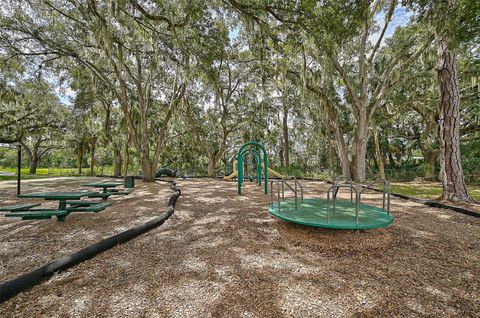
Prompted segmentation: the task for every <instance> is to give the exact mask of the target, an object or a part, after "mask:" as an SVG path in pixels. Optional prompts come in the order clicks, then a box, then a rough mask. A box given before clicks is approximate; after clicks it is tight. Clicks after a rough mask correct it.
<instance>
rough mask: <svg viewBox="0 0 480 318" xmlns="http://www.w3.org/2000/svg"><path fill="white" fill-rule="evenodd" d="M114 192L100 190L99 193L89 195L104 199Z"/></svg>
mask: <svg viewBox="0 0 480 318" xmlns="http://www.w3.org/2000/svg"><path fill="white" fill-rule="evenodd" d="M112 194H114V192H98V193H94V194H90V195H89V196H88V197H89V198H102V199H104V200H106V199H108V197H109V196H111V195H112Z"/></svg>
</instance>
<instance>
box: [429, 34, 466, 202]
mask: <svg viewBox="0 0 480 318" xmlns="http://www.w3.org/2000/svg"><path fill="white" fill-rule="evenodd" d="M436 40H437V54H438V82H439V86H440V120H439V124H440V168H441V172H440V174H441V176H442V185H443V199H447V200H455V201H466V202H473V200H472V198H471V197H470V196H469V194H468V191H467V186H466V184H465V180H464V177H463V170H462V161H461V156H460V92H459V88H458V87H459V84H458V76H457V62H456V56H455V53H454V52H452V51H450V50H449V49H448V45H447V39H446V38H445V37H442V36H439V35H438V34H437V39H436Z"/></svg>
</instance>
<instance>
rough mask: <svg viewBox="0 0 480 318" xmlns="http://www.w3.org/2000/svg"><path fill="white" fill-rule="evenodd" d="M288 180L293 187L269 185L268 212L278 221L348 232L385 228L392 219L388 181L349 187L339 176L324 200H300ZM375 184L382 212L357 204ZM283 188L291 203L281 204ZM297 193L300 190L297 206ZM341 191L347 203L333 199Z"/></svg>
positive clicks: (296, 186) (297, 184)
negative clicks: (346, 193) (289, 193)
mask: <svg viewBox="0 0 480 318" xmlns="http://www.w3.org/2000/svg"><path fill="white" fill-rule="evenodd" d="M292 179H293V180H294V182H295V184H294V187H292V186H291V185H290V184H289V183H288V181H287V180H286V179H282V180H274V181H271V204H270V206H269V209H268V210H269V212H270V213H271V214H272V215H274V216H275V217H277V218H279V219H282V220H285V221H288V222H292V223H297V224H302V225H309V226H314V227H323V228H332V229H352V230H366V229H374V228H380V227H386V226H388V225H390V223H392V222H393V219H394V218H393V215H392V214H391V213H390V183H389V182H388V181H384V180H377V181H374V182H372V183H370V184H368V185H367V186H363V185H361V184H355V183H353V182H352V180H351V179H350V178H346V177H344V176H340V177H338V178H337V179H336V180H335V182H334V184H333V185H332V186H331V187H330V188H329V189H328V192H327V200H325V199H304V198H303V188H302V186H301V184H300V182H298V180H296V179H295V178H292ZM375 184H381V185H383V191H382V198H383V200H382V208H379V207H375V206H372V205H367V204H363V203H362V202H361V201H362V194H363V193H365V191H367V190H369V189H370V190H371V189H372V188H371V186H373V185H375ZM274 185H276V192H277V200H276V202H275V201H274ZM285 187H287V188H288V189H290V190H291V191H292V192H293V194H294V199H293V200H292V199H289V200H285ZM298 189H300V202H299V193H298V192H299V191H298ZM341 189H349V190H350V200H349V201H348V200H339V199H337V194H338V192H339V190H341ZM354 193H355V196H354V195H353V194H354ZM280 194H281V195H280Z"/></svg>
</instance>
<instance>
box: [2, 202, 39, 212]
mask: <svg viewBox="0 0 480 318" xmlns="http://www.w3.org/2000/svg"><path fill="white" fill-rule="evenodd" d="M39 205H40V203H30V204H16V205H10V206H2V207H0V211H7V212H14V211H27V210H30V209H31V208H33V207H36V206H39Z"/></svg>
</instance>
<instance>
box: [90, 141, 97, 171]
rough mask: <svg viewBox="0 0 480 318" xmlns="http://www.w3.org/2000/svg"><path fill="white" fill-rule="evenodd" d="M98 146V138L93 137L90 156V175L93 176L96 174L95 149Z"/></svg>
mask: <svg viewBox="0 0 480 318" xmlns="http://www.w3.org/2000/svg"><path fill="white" fill-rule="evenodd" d="M96 146H97V137H93V138H92V140H91V145H90V150H91V154H90V175H91V176H93V174H94V172H93V170H94V168H95V148H96Z"/></svg>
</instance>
